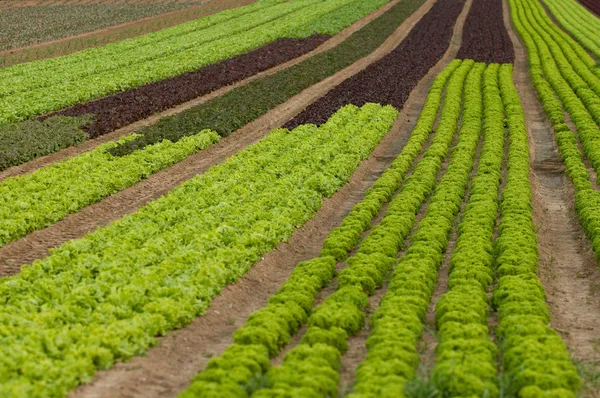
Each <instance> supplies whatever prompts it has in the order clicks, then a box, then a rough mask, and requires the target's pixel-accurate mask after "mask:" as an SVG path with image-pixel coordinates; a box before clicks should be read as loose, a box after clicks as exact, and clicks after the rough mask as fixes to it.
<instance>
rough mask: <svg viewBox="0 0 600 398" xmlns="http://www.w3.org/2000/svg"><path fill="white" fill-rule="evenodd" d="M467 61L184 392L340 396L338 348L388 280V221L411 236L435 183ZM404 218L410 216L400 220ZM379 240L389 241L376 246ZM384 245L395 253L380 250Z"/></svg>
mask: <svg viewBox="0 0 600 398" xmlns="http://www.w3.org/2000/svg"><path fill="white" fill-rule="evenodd" d="M469 67H470V66H469V65H468V64H466V65H465V66H461V61H459V60H457V61H454V62H452V63H451V64H450V65H449V66H448V67H447V68H446V69H445V70H444V71H443V72H442V73H440V74H439V75H438V77H437V78H436V79H435V81H434V83H433V85H432V87H431V88H430V91H429V94H428V96H427V99H426V102H425V104H424V108H423V111H422V112H421V114H420V116H419V119H418V121H417V124H416V126H415V128H414V130H413V133H412V134H411V136H410V138H409V141H408V142H407V144H406V145H405V146H404V148H403V149H402V152H401V153H400V154H399V156H398V157H397V158H396V159H395V160H394V161H393V162H392V163H391V165H390V167H389V168H388V169H386V171H385V172H384V173H383V174H382V175H381V177H380V178H379V179H377V180H376V181H375V183H374V184H373V186H372V187H371V188H370V189H369V190H368V191H367V192H366V194H365V197H364V199H363V200H362V201H361V202H359V203H358V204H356V205H355V206H354V207H353V209H352V210H351V212H350V213H349V214H348V215H347V216H346V217H345V218H344V220H343V221H342V223H341V225H340V226H339V227H337V228H335V229H334V230H333V231H332V232H331V233H330V234H329V236H328V237H327V238H326V239H325V241H324V244H323V249H322V251H321V253H320V255H319V256H318V257H316V258H314V259H312V260H310V261H307V262H303V263H300V264H299V265H298V266H297V267H296V268H295V270H294V271H293V273H292V275H291V277H290V278H289V279H288V281H286V282H285V283H284V285H283V286H282V288H281V289H280V290H279V291H278V292H277V293H275V294H274V295H273V296H272V297H271V298H270V299H269V303H268V304H267V306H266V307H264V308H263V309H261V310H259V311H258V312H256V313H254V314H253V315H251V316H250V317H249V318H248V321H247V322H246V324H245V325H244V326H242V327H241V328H240V329H238V330H237V331H236V332H235V333H234V336H233V338H234V344H233V345H231V346H230V347H229V348H227V349H226V350H225V352H224V353H223V354H222V355H220V356H219V357H216V358H213V359H211V361H210V362H209V364H208V365H207V368H206V369H205V370H204V371H203V372H201V373H199V374H198V375H197V376H196V377H195V378H194V380H193V381H192V383H191V385H190V386H189V388H188V389H187V390H186V391H184V392H183V393H182V394H181V396H182V397H217V396H223V395H222V394H224V393H226V394H227V396H231V397H249V396H250V395H252V396H257V397H268V396H292V395H294V394H295V395H294V396H304V397H313V396H325V395H327V394H329V396H335V394H336V391H337V385H338V375H337V369H338V367H339V363H340V356H341V354H342V352H343V351H344V350H345V349H346V347H347V343H346V340H347V338H348V336H349V335H351V334H353V333H355V332H356V331H357V330H358V329H359V328H360V327H362V324H363V323H364V319H365V316H364V313H363V311H362V310H363V309H364V307H365V306H366V305H367V304H368V300H367V296H368V294H370V293H372V292H373V291H374V289H375V288H376V286H377V285H380V284H381V283H382V279H383V277H384V276H385V275H386V274H387V273H388V271H389V269H390V266H391V265H393V264H394V263H395V256H396V253H397V251H398V249H399V247H400V246H401V245H402V244H403V239H400V238H399V239H392V240H391V242H389V243H388V242H385V241H386V237H389V234H390V233H395V232H397V231H392V230H390V228H395V229H396V230H397V229H398V228H400V229H401V233H402V234H403V235H404V236H406V235H407V234H408V233H409V231H410V230H411V228H412V225H413V224H414V221H415V215H416V213H417V212H418V211H419V209H420V207H421V205H422V203H423V202H424V201H425V200H426V198H427V196H428V195H429V193H430V192H431V191H432V190H433V186H434V184H435V180H436V175H437V173H438V172H439V170H440V168H441V164H442V161H443V159H444V158H445V156H446V154H447V152H448V148H449V145H450V143H451V141H452V137H453V136H454V130H455V127H456V123H457V119H458V114H459V113H460V100H458V101H456V97H459V98H460V95H461V91H462V81H463V80H464V76H465V73H466V71H467V70H468V68H469ZM446 83H448V88H447V90H448V93H447V94H446V97H447V98H446V101H447V100H448V99H449V98H454V104H455V105H454V106H449V107H444V110H443V116H442V121H441V123H440V126H439V127H438V129H437V132H436V134H435V136H434V140H433V142H432V143H431V145H430V147H429V148H428V149H427V151H426V152H425V154H424V157H423V158H422V159H421V160H420V161H419V163H418V165H417V166H416V168H415V170H414V171H413V173H412V175H411V176H410V177H408V179H406V180H405V175H406V174H407V172H408V171H409V169H410V168H411V167H412V165H413V163H414V161H415V159H416V158H417V156H418V154H419V153H420V152H421V151H422V150H423V147H424V145H425V142H426V141H427V140H428V138H429V137H430V135H431V132H432V130H433V127H434V124H435V122H436V119H437V114H438V108H439V107H440V105H441V103H442V96H443V91H444V89H445V86H446ZM457 102H458V104H456V103H457ZM440 129H441V131H442V134H440V133H439V131H440ZM398 189H400V191H399V192H398V193H397V194H396V191H398ZM395 194H396V196H395V198H394V199H393V200H392V198H393V197H394V195H395ZM410 198H412V199H410ZM390 200H392V202H391V203H390V205H389V209H388V215H387V216H386V218H384V219H383V220H382V224H380V225H379V226H377V227H375V228H374V229H373V231H372V232H371V233H370V234H369V235H368V236H367V238H366V239H365V240H363V243H362V244H361V245H360V249H359V251H358V253H357V254H356V255H354V256H352V257H351V258H350V259H348V260H347V264H348V267H347V268H346V269H345V270H343V271H342V272H341V273H340V275H339V278H338V281H339V284H338V288H337V290H336V292H335V293H334V294H333V295H331V296H330V297H328V298H327V299H326V300H325V302H324V303H323V304H322V305H320V306H318V307H317V308H316V310H315V311H314V312H313V311H312V308H313V305H314V301H315V297H316V295H317V293H318V292H319V291H320V289H321V288H322V287H323V286H325V285H326V284H328V283H329V282H330V281H331V279H332V278H333V276H334V273H335V265H336V261H339V260H345V259H346V258H347V256H348V253H350V252H351V251H352V250H353V249H354V248H355V247H356V246H357V245H358V244H359V242H360V240H361V236H362V234H363V233H364V232H365V231H367V230H369V229H370V228H371V224H372V222H373V219H374V218H375V217H376V216H377V215H378V214H379V213H380V211H381V210H382V208H383V206H384V204H386V203H388V202H389V201H390ZM389 212H392V213H393V214H395V216H394V215H390V213H389ZM401 218H402V219H404V221H403V222H401V223H399V222H398V221H399V220H400V219H401ZM382 242H383V243H384V245H383V246H382V247H380V244H381V243H382ZM384 247H385V249H383V248H384ZM381 250H383V251H384V252H385V253H391V254H382V253H381ZM307 321H308V330H307V332H306V334H305V335H304V336H303V338H302V341H301V343H300V344H299V345H298V346H297V347H295V348H294V349H292V350H291V351H290V352H289V353H288V354H286V356H285V359H284V363H283V365H282V366H281V367H276V368H272V369H270V364H269V359H270V358H272V357H275V356H277V355H278V354H279V353H280V352H281V350H282V348H283V347H285V346H286V345H287V344H288V343H289V340H290V338H291V336H293V335H294V334H296V333H297V332H298V329H299V327H300V325H301V324H303V323H305V322H307ZM265 380H266V382H265ZM262 387H268V388H262ZM253 394H254V395H253Z"/></svg>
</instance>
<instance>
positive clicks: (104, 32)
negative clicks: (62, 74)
mask: <svg viewBox="0 0 600 398" xmlns="http://www.w3.org/2000/svg"><path fill="white" fill-rule="evenodd" d="M254 2H256V0H209V1H206V2H204V3H202V4H200V5H198V6H194V7H190V8H187V9H184V10H178V11H173V12H169V13H165V14H161V15H156V16H153V17H148V18H143V19H140V20H137V21H133V22H128V23H125V24H121V25H116V26H111V27H108V28H103V29H99V30H96V31H93V32H87V33H82V34H80V35H76V36H71V37H67V38H64V39H58V40H53V41H49V42H46V43H40V44H35V45H32V46H27V47H22V48H18V49H12V50H8V51H3V52H0V60H1V63H0V67H8V66H11V65H15V64H19V63H23V62H30V61H36V60H40V59H45V58H53V57H58V56H61V55H66V54H71V53H74V52H77V51H81V50H84V49H86V48H91V47H99V46H103V45H106V44H109V43H113V42H116V41H120V40H124V39H127V38H131V37H136V36H141V35H143V34H146V33H151V32H156V31H158V30H160V29H164V28H168V27H171V26H175V25H178V24H181V23H184V22H188V21H191V20H194V19H198V18H200V17H204V16H208V15H212V14H216V13H218V12H221V11H224V10H229V9H232V8H237V7H241V6H245V5H249V4H252V3H254ZM35 3H38V2H35Z"/></svg>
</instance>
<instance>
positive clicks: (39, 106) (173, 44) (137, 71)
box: [0, 0, 382, 123]
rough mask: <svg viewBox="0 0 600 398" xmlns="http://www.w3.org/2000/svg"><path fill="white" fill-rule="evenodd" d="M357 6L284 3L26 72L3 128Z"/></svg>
mask: <svg viewBox="0 0 600 398" xmlns="http://www.w3.org/2000/svg"><path fill="white" fill-rule="evenodd" d="M355 2H356V0H325V1H319V0H308V1H291V2H284V3H281V4H276V5H273V6H270V7H266V8H264V9H261V10H259V11H257V12H253V13H246V14H243V15H241V16H239V17H237V18H232V19H230V20H226V21H224V22H222V23H217V24H215V25H213V26H210V27H208V28H206V29H205V30H201V31H199V32H196V33H190V34H188V35H186V36H185V37H184V38H179V37H178V36H174V37H172V38H170V39H168V40H166V41H163V42H161V43H160V45H157V46H154V45H153V46H144V47H142V48H140V49H139V50H137V49H130V50H129V51H126V52H124V53H123V54H119V55H118V56H117V57H116V58H115V59H114V60H113V59H112V57H110V56H106V55H105V56H103V57H100V58H93V59H90V60H86V62H78V63H74V64H73V65H70V66H67V67H57V66H56V65H53V66H48V67H43V66H37V67H35V68H34V69H35V70H34V71H33V72H31V73H29V72H27V71H23V72H22V73H21V74H19V75H18V76H15V77H11V78H8V79H2V82H3V83H2V84H1V85H0V95H3V97H2V100H1V101H0V123H2V122H7V121H16V120H22V119H26V118H29V117H32V116H35V115H39V114H43V113H47V112H50V111H54V110H58V109H61V108H64V107H66V106H69V105H73V104H76V103H79V102H83V101H87V100H90V99H94V98H99V97H102V96H105V95H108V94H112V93H115V92H120V91H124V90H127V89H130V88H133V87H137V86H139V85H142V84H146V83H149V82H154V81H158V80H162V79H165V78H168V77H172V76H176V75H179V74H181V73H184V72H189V71H192V70H196V69H198V68H200V67H202V66H206V65H209V64H212V63H215V62H218V61H221V60H223V59H227V58H230V57H232V56H234V55H238V54H242V53H245V52H248V51H251V50H253V49H255V48H257V47H260V46H262V45H265V44H268V43H270V42H272V41H274V40H277V39H279V38H284V37H289V36H293V32H295V31H297V30H298V29H301V28H302V27H304V26H306V25H313V26H316V27H317V28H320V27H321V26H323V25H325V26H328V25H327V22H326V21H327V19H326V18H327V16H328V15H329V14H330V13H333V14H334V15H336V14H335V13H336V11H337V10H340V9H342V8H344V7H346V6H349V5H350V4H353V3H355ZM381 4H382V1H381V0H375V1H370V2H368V3H367V5H368V6H363V7H360V8H359V9H358V11H359V12H347V13H344V14H342V15H337V19H336V21H335V28H332V29H334V30H335V29H341V28H343V27H345V26H348V25H350V24H351V23H353V22H354V21H355V20H356V19H358V18H360V17H362V16H363V14H364V13H368V12H370V11H372V10H374V9H376V8H377V7H378V6H380V5H381ZM315 24H316V25H315ZM310 33H312V32H310ZM307 34H309V33H307ZM191 35H195V36H197V37H195V38H194V37H191ZM43 62H45V61H39V62H38V63H36V65H37V64H39V63H43ZM9 69H10V68H9Z"/></svg>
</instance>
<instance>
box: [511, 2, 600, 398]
mask: <svg viewBox="0 0 600 398" xmlns="http://www.w3.org/2000/svg"><path fill="white" fill-rule="evenodd" d="M504 21H505V24H506V27H507V30H508V32H509V35H510V37H511V40H512V42H513V45H514V47H515V54H516V57H515V70H514V74H513V78H514V80H515V84H516V86H517V90H518V92H519V96H520V97H521V101H522V103H523V108H524V110H525V115H526V121H527V130H528V134H529V139H530V148H531V156H532V172H531V177H530V179H531V183H532V187H533V196H534V220H535V222H536V225H537V226H538V232H537V237H538V241H539V249H540V260H539V262H540V264H539V272H538V273H539V276H540V279H541V281H542V283H543V285H544V287H545V289H546V294H547V296H548V305H549V307H550V312H551V316H552V321H551V324H552V327H553V328H554V329H555V330H557V331H558V332H559V333H560V334H561V335H562V338H563V339H564V341H565V342H566V344H567V346H568V348H569V351H570V353H571V355H572V357H573V359H575V360H577V361H582V362H594V363H596V364H598V363H600V348H599V343H600V341H599V337H600V271H599V269H598V264H597V263H596V261H595V260H594V256H593V254H592V250H591V247H590V245H589V242H588V241H587V239H586V238H585V233H584V232H583V230H582V229H581V227H580V225H579V223H578V221H577V218H576V215H575V211H574V203H573V198H574V190H573V186H572V184H571V182H570V181H569V180H568V179H567V177H566V176H565V169H564V165H563V163H562V161H561V159H560V156H559V154H558V150H557V148H556V145H555V142H554V133H553V130H552V128H551V124H550V123H549V121H548V120H547V119H546V117H545V114H544V112H543V109H542V107H541V104H540V103H539V101H538V98H537V93H536V91H535V89H534V87H533V85H532V83H531V79H530V76H529V72H528V67H527V54H526V51H525V49H524V47H523V45H522V44H521V42H520V41H519V38H518V36H517V34H516V33H515V30H514V29H513V27H512V24H511V22H510V16H509V11H508V5H507V4H506V2H505V3H504ZM589 396H590V397H591V396H598V395H589Z"/></svg>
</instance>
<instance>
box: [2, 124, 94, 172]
mask: <svg viewBox="0 0 600 398" xmlns="http://www.w3.org/2000/svg"><path fill="white" fill-rule="evenodd" d="M88 123H90V118H89V117H88V116H81V117H64V116H59V117H54V118H51V119H48V120H44V121H39V120H27V121H24V122H21V123H10V124H5V125H0V170H5V169H8V168H9V167H11V166H15V165H18V164H22V163H25V162H28V161H30V160H32V159H35V158H37V157H40V156H44V155H48V154H50V153H54V152H57V151H59V150H61V149H63V148H67V147H70V146H73V145H76V144H78V143H80V142H83V141H85V140H86V139H87V138H88V136H87V134H86V133H85V132H84V131H83V130H82V126H83V125H85V124H88Z"/></svg>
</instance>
